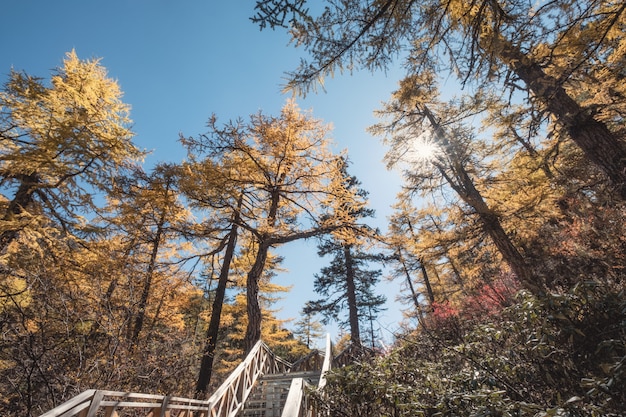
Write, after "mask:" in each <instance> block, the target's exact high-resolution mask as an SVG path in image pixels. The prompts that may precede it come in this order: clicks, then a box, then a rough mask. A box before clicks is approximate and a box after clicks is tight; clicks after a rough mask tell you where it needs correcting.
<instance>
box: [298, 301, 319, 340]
mask: <svg viewBox="0 0 626 417" xmlns="http://www.w3.org/2000/svg"><path fill="white" fill-rule="evenodd" d="M294 324H295V326H296V328H295V330H294V334H295V336H296V337H297V338H298V340H300V341H301V342H302V343H304V344H305V345H306V346H307V347H308V348H309V349H310V348H311V345H312V343H314V340H315V339H319V338H320V337H322V336H323V335H324V332H323V327H322V324H321V323H320V322H319V321H317V320H315V313H314V312H313V311H312V310H311V308H310V304H309V303H307V304H306V305H305V306H304V308H303V309H302V313H301V314H300V320H298V321H296V322H295V323H294Z"/></svg>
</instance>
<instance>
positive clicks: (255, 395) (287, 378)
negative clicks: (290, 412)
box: [237, 372, 320, 417]
mask: <svg viewBox="0 0 626 417" xmlns="http://www.w3.org/2000/svg"><path fill="white" fill-rule="evenodd" d="M294 378H303V379H304V380H305V381H307V382H308V383H309V384H312V385H317V383H318V381H319V378H320V373H319V372H294V373H282V374H270V375H264V376H262V377H261V378H260V379H259V380H258V381H257V383H256V386H255V387H254V389H253V390H252V392H251V393H250V396H249V397H248V399H247V400H246V404H245V406H244V408H243V410H241V411H240V412H239V413H238V414H237V416H238V417H280V415H281V413H282V410H283V407H284V406H285V400H286V399H287V394H288V393H289V387H290V386H291V380H292V379H294Z"/></svg>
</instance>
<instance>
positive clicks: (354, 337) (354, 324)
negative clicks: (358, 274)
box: [343, 245, 361, 346]
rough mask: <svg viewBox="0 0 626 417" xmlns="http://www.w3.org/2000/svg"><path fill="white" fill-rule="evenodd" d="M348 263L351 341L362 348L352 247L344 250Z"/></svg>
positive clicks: (347, 277) (347, 292)
mask: <svg viewBox="0 0 626 417" xmlns="http://www.w3.org/2000/svg"><path fill="white" fill-rule="evenodd" d="M343 254H344V260H345V262H346V296H347V298H348V317H349V318H348V320H349V322H350V341H351V342H352V343H353V344H354V345H356V346H361V332H360V331H359V310H358V306H357V301H356V283H355V279H354V278H355V276H354V261H353V259H352V251H351V246H350V245H346V246H344V248H343Z"/></svg>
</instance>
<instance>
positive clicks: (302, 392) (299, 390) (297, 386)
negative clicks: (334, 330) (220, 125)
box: [281, 334, 333, 417]
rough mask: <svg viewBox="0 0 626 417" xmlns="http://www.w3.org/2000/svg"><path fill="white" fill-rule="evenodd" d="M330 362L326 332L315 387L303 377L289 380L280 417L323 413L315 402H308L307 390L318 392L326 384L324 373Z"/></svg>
mask: <svg viewBox="0 0 626 417" xmlns="http://www.w3.org/2000/svg"><path fill="white" fill-rule="evenodd" d="M332 364H333V345H332V342H331V341H330V334H327V335H326V352H325V354H324V362H323V364H322V370H321V372H320V379H319V383H318V384H317V387H313V386H311V385H309V384H307V383H306V381H304V379H303V378H294V379H293V380H292V381H291V386H290V387H289V393H288V394H287V400H286V401H285V407H284V408H283V412H282V414H281V417H318V416H323V415H324V414H322V412H321V411H320V410H318V409H317V408H316V407H315V404H313V403H310V402H309V395H308V392H309V391H312V390H316V391H318V392H320V391H321V390H322V389H323V388H324V387H325V386H326V373H327V372H328V371H330V369H331V367H332Z"/></svg>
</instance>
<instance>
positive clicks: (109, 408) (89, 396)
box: [41, 341, 291, 417]
mask: <svg viewBox="0 0 626 417" xmlns="http://www.w3.org/2000/svg"><path fill="white" fill-rule="evenodd" d="M290 367H291V364H290V363H288V362H286V361H284V360H282V359H280V358H278V357H277V356H276V355H274V353H272V351H270V350H269V348H268V347H267V345H265V343H263V342H261V341H259V342H257V343H256V345H254V347H253V348H252V350H251V351H250V353H249V354H248V356H247V357H246V359H245V360H244V361H243V362H242V363H240V364H239V366H237V368H235V370H234V371H233V372H232V373H231V374H230V376H229V377H228V378H227V379H226V381H224V383H223V384H222V385H221V386H220V387H219V388H218V389H217V391H215V393H214V394H213V395H212V396H211V397H210V398H209V399H208V400H196V399H190V398H180V397H173V396H169V395H152V394H140V393H129V392H118V391H106V390H93V389H92V390H87V391H85V392H83V393H81V394H79V395H77V396H76V397H74V398H72V399H70V400H69V401H67V402H65V403H63V404H61V405H60V406H58V407H56V408H54V409H52V410H50V411H48V412H47V413H45V414H43V415H42V416H41V417H73V416H77V417H96V416H102V415H103V416H104V417H121V416H124V415H132V416H146V417H234V416H235V414H237V412H238V411H239V410H241V408H243V405H244V402H245V401H246V398H247V397H248V394H250V391H251V390H252V387H253V385H254V383H255V382H256V380H257V378H258V377H259V376H260V375H263V374H273V373H282V372H288V371H289V368H290Z"/></svg>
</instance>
